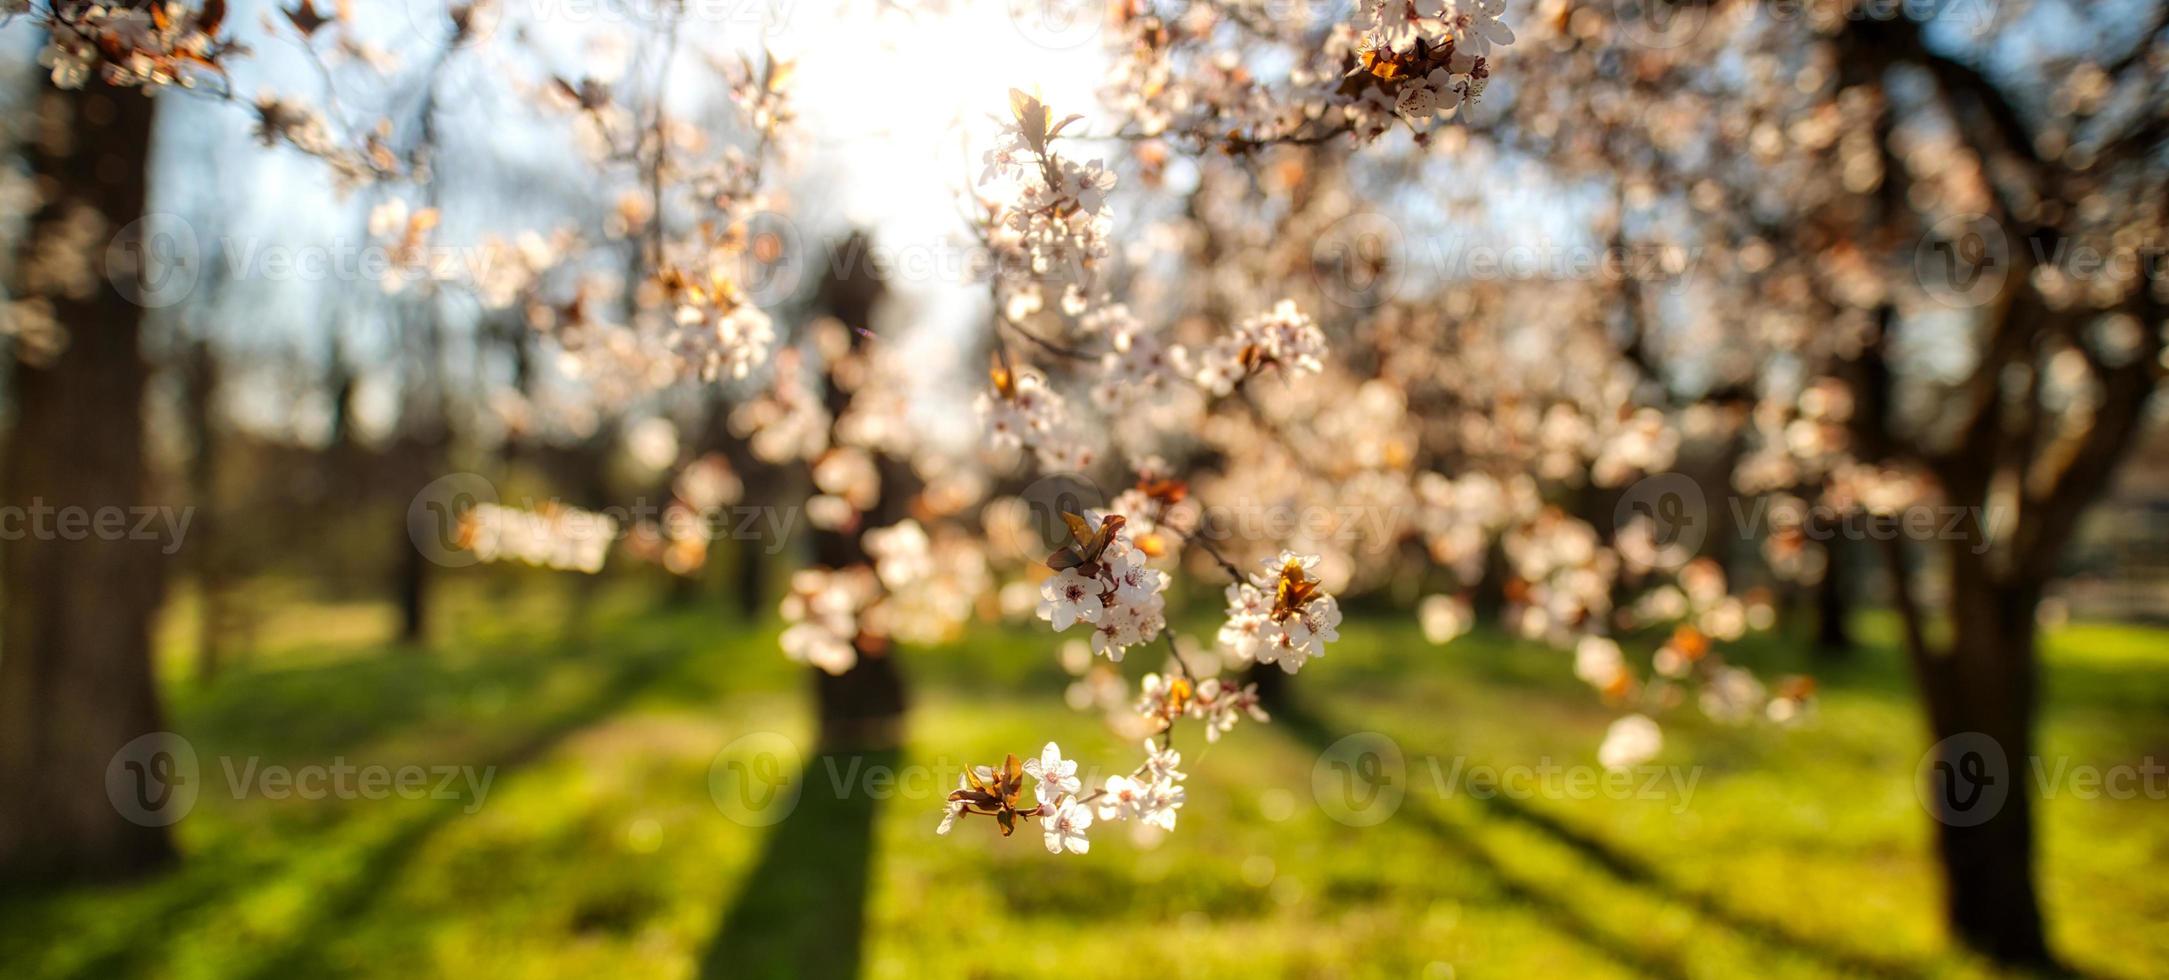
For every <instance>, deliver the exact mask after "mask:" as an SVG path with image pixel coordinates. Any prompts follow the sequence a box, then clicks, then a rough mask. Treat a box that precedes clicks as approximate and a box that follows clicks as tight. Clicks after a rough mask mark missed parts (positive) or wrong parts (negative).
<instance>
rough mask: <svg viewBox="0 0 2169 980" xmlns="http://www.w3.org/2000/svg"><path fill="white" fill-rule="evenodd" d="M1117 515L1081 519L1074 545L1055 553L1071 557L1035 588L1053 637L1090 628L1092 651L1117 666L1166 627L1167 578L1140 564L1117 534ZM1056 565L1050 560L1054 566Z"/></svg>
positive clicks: (1137, 555)
mask: <svg viewBox="0 0 2169 980" xmlns="http://www.w3.org/2000/svg"><path fill="white" fill-rule="evenodd" d="M1125 523H1126V521H1125V519H1124V518H1123V517H1122V516H1121V515H1108V516H1106V517H1099V518H1095V517H1092V516H1090V515H1087V516H1085V517H1083V518H1082V519H1081V521H1080V523H1079V524H1077V525H1074V526H1073V527H1081V528H1082V529H1083V530H1081V531H1079V532H1078V533H1077V537H1078V539H1079V540H1078V543H1077V544H1076V545H1074V546H1072V547H1070V548H1065V549H1063V551H1062V552H1058V553H1057V555H1058V557H1059V556H1061V555H1064V554H1066V555H1069V556H1071V557H1073V558H1074V559H1076V561H1075V563H1074V564H1067V565H1066V567H1063V568H1061V569H1060V570H1058V571H1056V572H1055V573H1054V574H1053V575H1051V576H1049V577H1048V578H1047V580H1046V581H1045V582H1043V583H1041V584H1040V588H1039V595H1040V602H1039V611H1038V614H1039V618H1040V619H1043V620H1046V621H1047V622H1049V623H1052V624H1053V625H1054V629H1055V632H1057V633H1059V632H1062V631H1064V630H1067V629H1069V628H1070V627H1071V626H1074V625H1076V624H1078V623H1084V624H1086V625H1088V626H1090V627H1091V628H1092V652H1093V653H1096V654H1099V655H1100V656H1103V657H1106V658H1107V659H1109V660H1112V661H1115V662H1116V663H1120V662H1121V661H1122V655H1123V654H1124V653H1126V652H1128V650H1129V648H1131V647H1133V646H1138V645H1141V644H1145V643H1150V642H1152V641H1153V640H1155V639H1158V638H1159V636H1160V631H1161V630H1163V629H1165V628H1166V627H1167V596H1166V595H1165V593H1166V591H1167V585H1168V574H1167V573H1166V572H1163V571H1161V570H1159V569H1157V568H1152V567H1150V566H1148V565H1147V564H1146V563H1145V554H1144V553H1143V552H1142V551H1139V550H1138V549H1137V548H1136V547H1135V546H1134V545H1133V544H1132V543H1131V541H1130V536H1129V535H1128V534H1127V533H1125V532H1124V531H1123V526H1124V524H1125ZM1056 563H1057V562H1050V564H1056Z"/></svg>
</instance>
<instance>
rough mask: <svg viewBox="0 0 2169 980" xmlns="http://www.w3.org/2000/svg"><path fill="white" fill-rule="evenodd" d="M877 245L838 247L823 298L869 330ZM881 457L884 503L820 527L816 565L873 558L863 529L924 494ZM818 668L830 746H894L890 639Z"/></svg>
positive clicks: (900, 692)
mask: <svg viewBox="0 0 2169 980" xmlns="http://www.w3.org/2000/svg"><path fill="white" fill-rule="evenodd" d="M870 245H871V243H870V241H869V240H868V239H867V238H866V237H865V236H864V235H861V234H859V233H857V232H854V233H852V234H851V236H850V237H849V238H847V239H845V240H844V241H843V242H842V243H840V244H839V245H838V246H837V248H836V251H835V256H834V261H835V262H836V263H837V264H836V265H835V266H833V267H832V268H831V269H830V270H829V271H828V272H827V273H826V274H825V275H824V276H823V278H822V280H821V290H820V294H819V296H818V298H817V300H816V303H817V305H818V306H819V307H820V308H821V309H822V310H824V311H826V312H827V313H829V314H830V315H832V316H834V317H835V318H836V319H838V320H841V321H843V322H844V324H846V325H847V326H850V327H859V328H865V327H868V326H870V325H871V324H872V317H873V310H874V306H875V305H876V304H877V303H879V302H880V300H881V296H882V293H883V286H882V284H881V277H880V276H879V275H878V274H877V270H876V269H875V267H874V264H873V263H872V262H871V261H870V260H869V259H868V256H867V253H866V250H867V249H868V248H869V247H870ZM850 336H851V340H850V344H851V349H852V351H854V352H857V351H860V350H862V349H863V348H864V347H865V345H866V335H865V334H863V333H860V332H859V331H857V330H853V331H851V334H850ZM830 367H831V366H829V365H824V366H823V370H824V373H826V374H827V378H826V382H827V384H826V390H825V391H824V392H823V399H822V400H823V401H824V402H825V404H826V405H827V408H828V412H829V418H830V419H832V420H835V419H841V418H842V417H843V415H844V411H845V409H847V408H848V407H849V406H850V404H851V392H850V391H848V390H846V389H845V388H844V387H843V386H842V385H840V384H838V383H837V379H836V377H835V375H834V374H833V373H832V372H830V371H829V368H830ZM835 436H836V433H835V430H834V428H833V426H832V427H831V429H830V433H829V442H830V444H831V445H832V446H833V445H834V444H835V443H836V441H837V440H836V438H835ZM830 451H831V452H833V451H834V450H833V449H831V450H830ZM877 461H878V462H877V465H878V466H879V468H880V476H881V498H880V502H879V503H877V504H875V507H874V511H873V512H872V513H868V514H862V515H860V518H859V521H858V523H857V524H856V525H855V526H852V527H847V528H843V529H839V530H835V531H816V532H815V533H814V536H813V550H814V563H815V564H817V565H824V566H827V567H829V568H844V567H847V566H850V565H862V564H866V563H867V557H866V549H865V548H864V547H862V546H861V545H860V543H859V534H860V533H861V532H863V531H864V530H865V529H866V528H867V527H869V526H872V527H879V526H885V525H887V524H889V523H893V522H895V521H897V520H901V519H902V518H903V517H904V516H905V515H906V514H907V513H908V512H909V508H908V507H907V506H906V502H907V501H908V500H910V499H911V497H912V495H913V494H915V493H916V492H917V489H916V487H915V486H913V483H914V482H915V480H914V478H913V475H912V473H911V467H910V466H909V465H906V464H904V463H902V462H901V461H898V460H892V459H889V458H888V457H886V456H880V457H877ZM755 563H756V564H757V562H755ZM812 673H813V689H814V705H815V708H816V709H817V712H818V715H819V718H820V728H821V746H822V748H823V749H824V750H840V749H856V750H866V749H885V748H894V747H896V745H897V744H898V743H899V742H901V741H902V738H903V722H904V708H905V697H904V675H903V672H902V671H901V670H899V669H898V668H897V665H896V648H895V646H894V645H892V644H888V643H887V642H886V640H884V641H882V643H881V645H879V646H878V647H876V648H873V649H869V648H868V647H867V646H865V645H862V646H861V647H860V649H859V659H858V662H857V663H856V664H854V665H853V666H852V667H851V669H850V670H847V671H844V672H843V673H842V674H835V675H832V674H829V673H827V672H826V671H823V670H820V669H818V668H816V669H814V670H813V671H812Z"/></svg>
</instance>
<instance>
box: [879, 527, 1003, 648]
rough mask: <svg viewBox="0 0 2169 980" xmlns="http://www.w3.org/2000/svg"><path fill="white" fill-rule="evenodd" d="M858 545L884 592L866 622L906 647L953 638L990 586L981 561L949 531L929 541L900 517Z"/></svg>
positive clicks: (921, 530)
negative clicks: (871, 566) (870, 564)
mask: <svg viewBox="0 0 2169 980" xmlns="http://www.w3.org/2000/svg"><path fill="white" fill-rule="evenodd" d="M859 540H860V542H861V544H863V545H864V546H865V548H866V554H867V556H868V557H870V558H872V559H873V562H874V573H875V574H876V575H877V576H879V577H880V579H881V585H882V588H884V589H885V590H887V593H888V594H887V596H885V597H884V598H883V599H882V600H881V602H880V604H879V605H877V606H875V607H874V608H873V609H872V610H869V611H868V614H867V618H868V619H869V620H871V621H872V625H873V626H874V627H875V629H876V630H877V631H878V632H880V633H882V634H885V635H888V636H893V637H895V638H897V639H899V640H902V641H904V642H906V643H939V642H941V641H943V640H950V639H954V638H955V637H956V634H957V633H958V632H959V631H960V630H961V629H962V628H963V626H964V624H965V623H967V622H969V621H970V620H971V617H972V613H973V611H974V608H975V606H976V605H977V603H978V601H979V597H980V596H981V595H983V594H985V593H986V591H987V589H988V587H989V585H990V576H989V575H988V573H987V563H986V556H985V555H984V554H983V553H982V552H981V550H980V549H979V548H976V547H974V546H973V545H972V544H971V542H970V541H968V540H966V539H965V538H964V536H963V535H962V534H961V533H955V532H954V531H953V529H952V533H946V534H941V535H939V536H938V537H929V536H928V535H927V533H926V529H925V528H923V527H921V526H920V524H919V522H918V521H916V520H912V519H910V518H906V519H905V520H903V521H902V522H900V523H897V524H894V525H891V526H889V527H885V528H875V529H873V530H870V531H867V532H866V533H865V534H864V535H862V536H861V537H860V539H859Z"/></svg>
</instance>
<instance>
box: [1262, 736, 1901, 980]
mask: <svg viewBox="0 0 2169 980" xmlns="http://www.w3.org/2000/svg"><path fill="white" fill-rule="evenodd" d="M1273 721H1274V724H1273V725H1272V726H1271V727H1273V728H1275V729H1278V730H1281V731H1284V732H1286V733H1288V734H1290V735H1292V736H1294V737H1295V738H1296V739H1297V740H1299V741H1302V742H1303V743H1305V744H1306V745H1309V746H1310V747H1311V748H1312V749H1314V750H1316V751H1324V750H1325V749H1326V748H1327V747H1329V746H1331V745H1332V744H1333V743H1334V742H1335V741H1336V740H1337V739H1338V738H1339V737H1340V735H1341V734H1345V733H1336V731H1335V730H1334V729H1333V728H1332V727H1330V726H1329V725H1328V723H1327V722H1326V721H1325V720H1324V719H1322V718H1320V717H1318V716H1317V715H1314V714H1311V713H1310V712H1309V711H1308V710H1306V709H1305V708H1304V707H1303V706H1302V705H1299V704H1289V705H1283V706H1282V707H1281V708H1280V709H1279V710H1278V711H1276V712H1275V713H1274V716H1273ZM1470 798H1471V799H1476V800H1477V801H1478V802H1479V803H1481V804H1482V805H1483V808H1484V813H1485V815H1486V816H1490V817H1496V818H1501V819H1505V820H1511V821H1514V822H1516V823H1519V824H1521V825H1522V826H1525V827H1528V828H1530V829H1533V830H1536V831H1538V832H1539V833H1542V834H1543V835H1545V836H1546V837H1548V838H1550V839H1551V840H1552V841H1554V842H1555V843H1557V844H1559V845H1560V846H1562V847H1564V848H1566V849H1567V850H1569V851H1572V852H1574V853H1575V854H1577V855H1579V856H1580V857H1582V858H1583V859H1585V860H1587V861H1588V862H1589V863H1590V864H1593V865H1595V866H1596V867H1597V868H1599V869H1601V870H1602V871H1603V872H1604V873H1605V874H1607V875H1609V876H1611V877H1612V878H1613V879H1615V880H1617V881H1619V882H1620V883H1622V884H1625V885H1628V886H1630V887H1634V888H1639V889H1642V890H1645V891H1648V892H1650V893H1652V894H1654V895H1656V896H1657V897H1659V898H1662V899H1664V900H1667V901H1670V902H1674V903H1677V904H1680V905H1684V906H1686V907H1688V908H1690V909H1692V910H1694V911H1695V912H1696V913H1697V914H1698V915H1700V916H1702V917H1703V918H1705V919H1707V920H1709V921H1711V922H1714V923H1716V924H1718V925H1721V926H1724V927H1725V928H1728V929H1731V930H1732V931H1734V932H1737V933H1739V934H1741V935H1743V936H1746V937H1748V938H1749V939H1751V940H1753V941H1755V942H1757V943H1760V944H1762V945H1764V946H1768V947H1772V948H1775V949H1781V950H1784V951H1786V952H1788V953H1792V954H1796V955H1799V956H1801V957H1803V958H1806V959H1808V960H1812V961H1814V962H1815V963H1816V964H1817V965H1818V966H1820V967H1823V968H1824V969H1828V970H1831V971H1834V972H1840V973H1846V974H1851V975H1860V976H1877V977H1913V976H1919V975H1920V974H1921V971H1920V969H1919V968H1918V967H1915V966H1911V965H1908V964H1905V963H1901V962H1896V961H1892V960H1888V959H1884V958H1880V957H1876V956H1873V955H1870V954H1865V953H1861V952H1858V951H1854V950H1847V949H1842V948H1836V947H1833V946H1831V945H1830V944H1828V943H1825V942H1823V941H1820V940H1817V939H1814V938H1810V937H1807V936H1802V935H1799V934H1798V933H1796V932H1793V931H1792V930H1791V929H1788V928H1787V927H1785V926H1784V925H1782V924H1780V923H1776V922H1771V921H1768V920H1764V919H1759V918H1756V917H1753V916H1750V915H1747V914H1745V913H1742V912H1739V911H1737V910H1735V909H1731V908H1728V907H1727V906H1725V905H1724V904H1723V902H1722V901H1720V900H1719V899H1718V898H1717V896H1715V895H1712V894H1709V893H1708V892H1704V891H1701V890H1699V889H1695V888H1692V887H1690V886H1687V885H1683V884H1681V883H1679V882H1676V881H1673V880H1672V879H1670V878H1669V877H1667V876H1666V875H1665V874H1663V873H1662V872H1661V871H1660V870H1658V868H1657V867H1656V866H1655V865H1653V864H1651V863H1650V862H1648V861H1646V860H1643V859H1641V858H1638V857H1635V856H1634V855H1631V854H1629V853H1627V852H1626V851H1624V850H1622V849H1620V848H1618V847H1616V846H1614V845H1612V844H1610V843H1608V842H1606V841H1604V840H1602V839H1600V838H1597V837H1595V836H1593V835H1591V834H1589V833H1587V832H1585V831H1582V830H1579V829H1576V828H1574V827H1570V826H1568V825H1567V824H1565V823H1564V822H1562V821H1560V820H1558V819H1557V818H1555V817H1553V816H1551V815H1549V814H1545V813H1543V812H1540V811H1538V810H1535V809H1532V808H1530V807H1529V806H1527V805H1526V804H1524V803H1522V802H1521V801H1519V800H1513V799H1509V798H1507V797H1505V796H1504V795H1502V794H1496V793H1494V794H1491V795H1489V796H1488V797H1478V796H1475V795H1471V796H1470ZM1397 816H1401V817H1406V818H1411V819H1412V820H1413V821H1414V822H1415V823H1416V824H1417V825H1419V826H1421V827H1423V828H1424V830H1425V831H1426V832H1427V833H1430V834H1431V835H1432V836H1433V837H1435V838H1437V839H1438V840H1439V841H1440V842H1441V843H1442V844H1444V845H1446V846H1448V847H1450V848H1452V849H1454V850H1455V851H1457V852H1460V853H1461V854H1462V855H1463V856H1464V857H1465V858H1467V859H1468V860H1469V861H1470V862H1471V864H1472V865H1474V866H1475V867H1476V868H1478V869H1479V870H1481V871H1483V872H1484V873H1485V874H1486V875H1488V876H1490V877H1491V878H1493V879H1495V880H1497V881H1498V882H1499V884H1500V886H1501V888H1502V889H1503V890H1504V891H1505V892H1506V893H1507V894H1508V895H1510V896H1512V897H1514V898H1515V899H1517V900H1519V901H1523V902H1526V903H1528V904H1529V905H1530V907H1531V908H1532V909H1534V910H1535V911H1536V912H1537V913H1538V914H1539V915H1542V916H1544V917H1545V918H1547V919H1550V920H1552V921H1553V923H1554V924H1556V925H1557V926H1558V927H1559V928H1560V929H1562V930H1563V931H1565V932H1567V933H1568V934H1569V935H1572V936H1574V937H1575V938H1576V939H1578V940H1581V941H1583V942H1585V943H1587V944H1588V945H1590V946H1592V947H1594V948H1596V949H1598V950H1600V951H1602V952H1604V953H1606V954H1607V955H1610V956H1614V957H1617V958H1619V959H1620V960H1621V961H1622V962H1624V963H1626V964H1627V965H1629V966H1631V967H1633V968H1635V969H1637V970H1640V971H1642V972H1644V973H1650V974H1653V975H1658V976H1678V975H1681V974H1682V972H1683V971H1682V969H1681V965H1680V964H1679V963H1678V962H1677V960H1676V959H1674V958H1672V957H1663V958H1658V957H1654V956H1652V955H1651V954H1649V953H1648V952H1646V951H1643V950H1638V949H1635V948H1633V947H1629V946H1625V945H1624V944H1621V943H1619V942H1618V941H1617V940H1614V939H1612V938H1610V937H1608V936H1606V935H1605V934H1604V933H1603V931H1602V930H1600V929H1598V928H1597V927H1596V925H1595V923H1594V922H1592V921H1591V920H1590V919H1589V918H1588V917H1587V916H1586V915H1583V914H1582V913H1580V912H1579V911H1577V910H1575V909H1573V908H1572V907H1570V906H1567V905H1565V904H1563V903H1561V902H1560V901H1559V900H1558V899H1557V898H1555V897H1552V896H1550V895H1547V894H1543V893H1541V892H1538V891H1537V890H1536V889H1534V888H1533V887H1532V886H1530V885H1528V884H1526V883H1524V882H1520V881H1517V880H1515V879H1514V878H1513V877H1512V873H1511V872H1510V871H1509V870H1508V869H1507V868H1505V867H1504V866H1503V865H1501V864H1500V863H1499V862H1498V861H1496V860H1495V859H1493V858H1492V857H1491V856H1490V855H1489V854H1488V853H1485V852H1484V851H1483V849H1481V848H1479V847H1476V846H1475V845H1473V844H1471V843H1469V832H1470V831H1471V830H1472V829H1473V828H1472V827H1471V826H1469V825H1468V824H1465V823H1463V822H1460V821H1457V820H1453V819H1451V818H1448V817H1446V816H1444V815H1442V814H1440V813H1438V812H1437V811H1436V809H1435V808H1432V807H1427V806H1406V807H1403V808H1402V809H1401V810H1400V811H1399V812H1398V814H1397Z"/></svg>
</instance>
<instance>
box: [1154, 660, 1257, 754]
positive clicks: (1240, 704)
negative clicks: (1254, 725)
mask: <svg viewBox="0 0 2169 980" xmlns="http://www.w3.org/2000/svg"><path fill="white" fill-rule="evenodd" d="M1137 713H1138V714H1139V715H1140V716H1142V717H1143V718H1144V719H1145V721H1146V722H1147V723H1148V725H1149V726H1150V727H1151V728H1152V729H1153V730H1156V731H1165V730H1167V729H1168V728H1170V727H1172V726H1173V725H1174V724H1175V721H1176V719H1179V718H1184V717H1188V718H1195V719H1198V720H1199V721H1202V722H1204V723H1205V741H1207V742H1217V741H1220V736H1222V735H1225V734H1227V733H1228V731H1229V730H1231V729H1233V728H1234V727H1235V723H1236V722H1238V721H1241V720H1243V717H1244V716H1246V715H1247V716H1249V717H1250V718H1251V719H1252V720H1253V721H1258V722H1265V721H1271V720H1272V719H1271V717H1270V716H1268V715H1267V714H1266V713H1265V705H1264V703H1263V700H1262V699H1261V698H1260V697H1259V695H1258V685H1256V684H1232V683H1228V682H1225V681H1222V680H1221V679H1220V678H1218V677H1208V678H1205V679H1204V680H1202V681H1198V682H1197V683H1195V684H1192V683H1191V682H1190V679H1189V677H1188V676H1187V675H1183V674H1177V675H1169V676H1162V675H1160V674H1146V675H1145V678H1144V680H1143V681H1141V682H1139V684H1138V696H1137Z"/></svg>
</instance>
